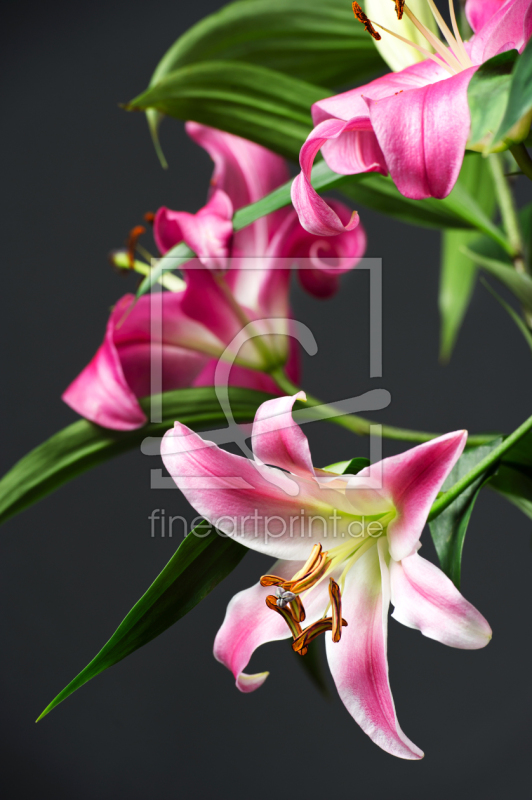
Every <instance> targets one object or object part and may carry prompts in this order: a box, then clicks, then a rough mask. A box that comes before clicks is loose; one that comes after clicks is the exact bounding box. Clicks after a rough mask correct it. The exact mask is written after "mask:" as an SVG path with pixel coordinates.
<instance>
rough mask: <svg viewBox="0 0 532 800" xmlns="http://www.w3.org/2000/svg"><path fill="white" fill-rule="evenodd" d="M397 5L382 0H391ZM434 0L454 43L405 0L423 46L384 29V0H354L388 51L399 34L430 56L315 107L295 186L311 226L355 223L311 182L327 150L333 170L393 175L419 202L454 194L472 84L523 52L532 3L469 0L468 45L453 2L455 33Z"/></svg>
mask: <svg viewBox="0 0 532 800" xmlns="http://www.w3.org/2000/svg"><path fill="white" fill-rule="evenodd" d="M389 3H390V0H381V4H382V5H383V6H384V5H386V4H388V5H389ZM427 3H428V4H429V6H430V9H431V11H432V12H433V14H434V18H435V21H436V23H437V25H438V27H439V28H440V30H441V32H442V35H443V38H444V39H445V40H446V43H447V44H444V43H443V42H442V41H441V40H440V39H438V38H437V36H435V35H434V33H432V31H431V30H430V29H429V28H428V27H427V26H425V25H423V24H422V23H421V22H420V21H419V20H418V19H417V18H416V17H415V15H414V14H413V13H412V12H411V11H410V9H409V7H408V5H407V4H406V3H404V2H397V3H396V8H397V15H398V17H399V18H400V19H401V18H402V19H404V20H408V21H409V22H411V23H414V25H415V26H416V29H417V30H418V31H419V32H420V33H422V34H423V36H424V37H425V47H422V46H420V45H419V44H418V43H417V41H418V40H417V39H416V41H415V42H409V40H407V38H406V37H401V36H400V35H398V34H395V33H393V32H392V31H390V30H389V29H387V28H385V27H383V26H380V25H379V18H378V16H377V11H378V6H379V3H377V0H372V3H371V10H372V13H375V17H376V18H375V20H373V19H371V20H370V19H368V17H366V15H365V14H364V12H363V11H362V9H361V8H360V6H359V5H358V3H353V9H354V11H355V15H356V16H357V18H358V19H359V20H360V21H361V22H362V23H363V24H364V25H365V27H366V30H367V31H368V33H369V34H371V35H372V36H373V37H374V38H375V39H378V40H379V44H380V45H381V51H382V48H384V47H385V46H386V41H387V38H386V37H389V39H390V40H391V41H394V42H395V40H396V39H397V38H399V39H401V40H402V41H403V43H406V44H411V45H412V47H413V48H414V49H415V51H416V53H417V54H419V53H421V54H422V55H424V56H425V60H423V61H421V62H419V63H415V64H413V65H411V66H408V67H406V68H405V69H401V70H400V71H398V72H391V73H389V74H387V75H384V76H383V77H381V78H377V79H376V80H374V81H371V82H370V83H368V84H366V85H364V86H358V87H356V88H355V89H350V90H349V91H347V92H343V93H342V94H339V95H336V96H334V97H329V98H327V99H325V100H320V101H318V102H317V103H315V104H314V105H313V107H312V117H313V121H314V125H315V127H314V129H313V131H312V132H311V133H310V134H309V136H308V138H307V140H306V142H305V143H304V145H303V147H302V149H301V153H300V165H301V173H300V174H299V175H298V176H297V178H296V179H295V180H294V183H293V186H292V201H293V203H294V206H295V208H296V209H297V212H298V214H299V220H300V222H301V224H302V226H303V227H304V228H305V230H307V231H309V232H311V233H315V234H318V235H320V236H327V235H329V236H334V235H337V234H340V233H343V232H344V231H346V230H349V229H350V226H349V224H348V225H347V226H346V225H345V224H344V223H343V220H341V219H340V218H339V217H338V215H337V214H336V213H335V210H334V208H333V207H331V206H330V205H329V204H327V203H326V201H325V200H323V199H322V198H321V197H319V195H318V194H317V193H316V192H315V191H314V189H313V188H312V186H311V183H310V175H311V170H312V165H313V163H314V158H315V157H316V155H317V153H318V151H319V150H321V151H322V154H323V157H324V159H325V161H326V162H327V164H328V166H329V167H330V168H331V169H332V170H334V171H335V172H337V173H339V174H341V175H355V174H357V173H361V172H378V173H380V174H381V175H388V174H390V175H391V177H392V179H393V181H394V183H395V184H396V186H397V188H398V189H399V191H400V192H401V193H402V194H403V195H404V196H405V197H409V198H413V199H415V200H420V199H424V198H427V197H436V198H440V199H441V198H443V197H446V196H447V195H448V194H449V193H450V191H451V190H452V188H453V186H454V184H455V183H456V180H457V178H458V175H459V173H460V168H461V166H462V161H463V158H464V152H465V149H466V146H467V142H468V137H469V131H470V112H469V107H468V102H467V89H468V86H469V82H470V80H471V78H472V76H473V74H474V73H475V71H476V70H477V69H478V67H479V66H480V65H481V64H483V63H484V62H485V61H487V60H488V59H490V58H492V57H493V56H495V55H497V54H499V53H501V52H504V51H506V50H511V49H517V50H518V51H519V52H521V51H522V50H523V49H524V47H525V45H526V43H527V42H528V40H529V38H530V35H531V33H532V4H531V2H530V0H506V2H503V1H502V0H487V2H486V0H467V3H466V14H467V17H468V20H469V22H470V24H471V27H472V28H473V31H474V36H473V37H472V38H471V39H470V40H469V41H467V42H463V41H462V38H461V36H460V33H459V30H458V25H457V24H456V18H455V13H454V8H453V2H452V0H450V3H449V6H450V11H451V20H452V28H453V31H452V32H451V30H450V29H449V28H448V26H447V24H446V23H445V21H444V20H443V18H442V17H441V15H440V13H439V11H438V9H437V8H436V6H435V4H434V2H433V0H427ZM367 10H369V9H367ZM381 31H382V33H381ZM392 37H395V38H392ZM405 46H406V45H405Z"/></svg>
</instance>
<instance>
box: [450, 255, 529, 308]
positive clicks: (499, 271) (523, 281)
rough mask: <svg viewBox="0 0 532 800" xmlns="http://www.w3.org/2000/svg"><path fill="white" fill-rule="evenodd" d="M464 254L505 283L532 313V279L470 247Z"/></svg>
mask: <svg viewBox="0 0 532 800" xmlns="http://www.w3.org/2000/svg"><path fill="white" fill-rule="evenodd" d="M463 252H464V253H465V254H466V255H467V256H469V258H471V259H472V260H473V261H475V263H476V264H478V265H479V267H482V269H484V270H485V271H486V272H489V274H490V275H493V277H494V278H497V280H499V281H500V282H501V283H503V284H504V285H505V286H506V287H507V288H508V289H509V290H510V291H511V292H512V293H513V294H514V295H515V296H516V297H517V299H518V300H519V302H520V303H522V304H523V306H524V307H525V308H526V309H528V310H529V311H532V278H530V277H529V276H528V275H524V274H522V273H520V272H516V271H515V270H514V269H513V267H511V266H508V265H507V264H506V263H505V262H504V261H498V260H497V259H494V258H487V257H486V256H484V255H482V254H481V253H478V252H477V251H476V250H473V249H471V248H469V247H464V248H463Z"/></svg>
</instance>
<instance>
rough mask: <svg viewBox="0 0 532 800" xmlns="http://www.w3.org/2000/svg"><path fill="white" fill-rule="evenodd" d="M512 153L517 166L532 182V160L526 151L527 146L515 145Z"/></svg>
mask: <svg viewBox="0 0 532 800" xmlns="http://www.w3.org/2000/svg"><path fill="white" fill-rule="evenodd" d="M510 153H511V154H512V155H513V157H514V158H515V160H516V161H517V164H518V166H519V167H520V169H521V171H522V172H523V173H524V174H525V175H526V177H527V178H528V179H529V180H531V181H532V158H530V154H529V152H528V150H527V149H526V147H525V145H524V144H514V146H513V147H510Z"/></svg>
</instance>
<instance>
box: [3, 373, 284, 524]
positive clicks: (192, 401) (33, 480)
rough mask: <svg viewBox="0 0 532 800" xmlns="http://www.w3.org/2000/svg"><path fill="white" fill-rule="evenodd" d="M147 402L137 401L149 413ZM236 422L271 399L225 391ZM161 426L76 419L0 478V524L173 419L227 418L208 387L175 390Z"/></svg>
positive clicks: (209, 422) (165, 402)
mask: <svg viewBox="0 0 532 800" xmlns="http://www.w3.org/2000/svg"><path fill="white" fill-rule="evenodd" d="M150 399H151V398H146V399H144V400H141V401H140V405H141V406H142V408H143V409H144V411H145V412H146V413H147V414H149V408H150ZM229 399H230V402H231V410H232V412H233V415H234V418H235V421H236V422H252V421H253V418H254V416H255V411H256V410H257V408H258V407H259V405H260V404H261V403H263V402H264V401H265V400H269V399H271V397H270V395H267V394H264V393H262V392H256V391H254V390H252V389H240V388H235V387H231V388H230V389H229ZM161 401H162V422H159V423H148V424H147V425H144V427H142V428H138V429H137V430H134V431H127V432H121V431H112V430H108V429H107V428H100V427H99V426H98V425H94V424H93V423H92V422H88V421H87V420H79V421H78V422H74V424H73V425H69V426H68V427H67V428H64V429H63V430H62V431H60V432H59V433H56V434H55V435H54V436H52V437H51V438H50V439H48V440H47V441H46V442H44V443H43V444H41V445H39V447H36V448H35V450H32V451H31V452H30V453H28V455H26V456H24V458H22V459H21V460H20V461H19V462H18V463H17V464H15V466H14V467H13V468H12V469H11V470H10V471H9V472H8V473H7V474H6V475H4V477H3V478H2V479H1V480H0V524H1V523H3V522H5V521H6V520H7V519H9V517H12V516H14V515H15V514H18V513H19V512H20V511H22V510H23V509H25V508H27V507H28V506H30V505H32V503H35V502H37V500H40V499H41V498H42V497H45V496H46V495H47V494H50V493H51V492H53V491H55V490H56V489H58V488H59V487H60V486H61V485H62V484H64V483H66V482H67V481H69V480H71V479H72V478H75V477H76V476H77V475H80V474H81V473H82V472H85V471H86V470H88V469H91V468H92V467H95V466H96V465H97V464H101V463H103V462H104V461H108V460H109V459H110V458H113V457H114V456H117V455H120V454H121V453H124V452H126V451H127V450H131V449H133V448H135V447H140V444H141V442H142V441H143V439H144V438H145V437H147V436H162V435H163V434H164V433H165V432H166V431H167V430H168V429H169V428H171V427H172V426H173V424H174V422H175V420H179V421H180V422H182V423H184V424H185V425H188V426H189V427H190V428H192V429H194V430H201V429H203V428H208V427H209V426H213V425H221V426H225V425H226V423H227V418H226V416H225V414H224V412H223V410H222V408H221V407H220V404H219V402H218V400H217V398H216V393H215V391H214V388H213V387H210V386H205V387H200V388H194V389H177V390H175V391H173V392H167V393H166V394H163V395H162V397H161Z"/></svg>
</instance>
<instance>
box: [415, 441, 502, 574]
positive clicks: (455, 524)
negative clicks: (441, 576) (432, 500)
mask: <svg viewBox="0 0 532 800" xmlns="http://www.w3.org/2000/svg"><path fill="white" fill-rule="evenodd" d="M501 441H502V439H496V440H494V441H493V444H489V445H484V446H482V447H474V448H471V449H470V450H467V451H466V452H465V453H464V454H463V455H462V456H461V457H460V459H459V460H458V463H457V464H456V465H455V466H454V468H453V469H452V471H451V473H450V474H449V476H448V478H447V480H446V481H445V484H444V487H443V488H444V491H446V490H448V489H450V488H451V487H452V486H453V485H454V484H455V483H456V482H457V481H459V480H460V479H461V478H463V477H464V475H467V473H468V472H469V471H470V470H471V469H472V468H473V467H475V466H476V465H477V464H478V463H479V462H480V461H482V459H483V458H484V457H485V456H487V455H489V453H490V452H491V451H492V450H493V449H494V448H495V447H497V446H498V445H499V444H500V443H501ZM491 474H492V472H489V473H486V474H483V475H481V476H480V477H479V478H478V479H477V480H476V481H475V482H474V483H472V484H471V485H470V486H468V488H467V489H466V490H465V491H464V492H462V494H460V495H459V496H458V497H457V498H456V500H455V501H454V502H453V503H451V505H450V506H448V508H446V509H445V511H443V512H442V513H441V514H440V515H439V516H437V517H436V518H435V519H433V520H432V521H431V522H430V523H429V527H430V533H431V536H432V539H433V541H434V545H435V547H436V552H437V553H438V558H439V560H440V564H441V568H442V570H443V571H444V572H445V574H446V575H447V576H448V577H449V578H450V579H451V580H452V581H453V583H454V584H455V586H456V587H457V588H458V589H459V588H460V576H461V569H462V551H463V547H464V539H465V535H466V532H467V527H468V525H469V520H470V518H471V514H472V511H473V507H474V505H475V502H476V499H477V497H478V494H479V492H480V489H481V488H482V486H483V485H484V484H485V483H486V481H488V480H489V479H490V477H491Z"/></svg>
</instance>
